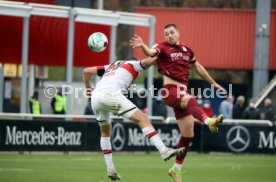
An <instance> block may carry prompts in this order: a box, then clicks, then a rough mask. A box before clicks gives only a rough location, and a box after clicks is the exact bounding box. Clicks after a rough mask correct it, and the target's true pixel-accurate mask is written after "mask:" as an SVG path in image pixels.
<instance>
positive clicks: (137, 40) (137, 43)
mask: <svg viewBox="0 0 276 182" xmlns="http://www.w3.org/2000/svg"><path fill="white" fill-rule="evenodd" d="M129 45H131V46H132V48H136V47H140V48H141V49H142V51H143V52H144V54H145V55H146V56H151V57H153V56H156V54H157V50H156V49H154V48H149V47H148V46H147V45H146V44H144V42H143V39H142V38H141V37H140V36H138V35H137V34H135V35H134V36H133V37H132V38H131V39H130V40H129Z"/></svg>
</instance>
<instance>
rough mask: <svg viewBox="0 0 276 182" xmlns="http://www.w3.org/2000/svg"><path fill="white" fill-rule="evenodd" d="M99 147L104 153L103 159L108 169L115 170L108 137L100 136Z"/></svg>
mask: <svg viewBox="0 0 276 182" xmlns="http://www.w3.org/2000/svg"><path fill="white" fill-rule="evenodd" d="M101 149H102V151H103V153H104V160H105V164H106V168H107V170H108V171H112V170H115V167H114V164H113V160H112V148H111V142H110V137H101Z"/></svg>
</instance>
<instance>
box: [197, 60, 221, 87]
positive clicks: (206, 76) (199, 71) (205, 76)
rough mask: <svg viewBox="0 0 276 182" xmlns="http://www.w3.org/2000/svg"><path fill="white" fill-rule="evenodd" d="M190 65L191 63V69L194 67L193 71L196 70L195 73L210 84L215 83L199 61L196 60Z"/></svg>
mask: <svg viewBox="0 0 276 182" xmlns="http://www.w3.org/2000/svg"><path fill="white" fill-rule="evenodd" d="M192 65H193V69H195V71H196V72H197V74H199V75H200V76H201V78H203V79H204V80H206V81H207V82H209V83H210V84H214V85H216V84H217V83H216V81H215V80H214V79H213V78H212V77H211V76H210V75H209V73H208V72H207V71H206V69H205V68H204V67H203V66H202V65H201V64H200V63H199V62H197V61H196V62H195V63H194V64H192Z"/></svg>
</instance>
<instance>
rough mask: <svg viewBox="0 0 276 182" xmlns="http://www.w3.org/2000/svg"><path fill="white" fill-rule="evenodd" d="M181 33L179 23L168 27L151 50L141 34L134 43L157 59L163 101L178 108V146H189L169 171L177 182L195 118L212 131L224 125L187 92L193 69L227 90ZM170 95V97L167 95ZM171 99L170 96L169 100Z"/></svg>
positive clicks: (220, 116)
mask: <svg viewBox="0 0 276 182" xmlns="http://www.w3.org/2000/svg"><path fill="white" fill-rule="evenodd" d="M179 37H180V33H179V30H178V29H177V26H176V25H175V24H167V25H166V26H165V27H164V39H165V41H164V42H162V43H159V44H157V45H155V46H154V47H153V48H149V47H148V46H147V45H145V44H144V43H143V40H142V38H141V37H139V36H138V35H134V37H132V39H131V40H130V45H131V46H132V47H133V48H136V47H140V48H141V49H142V51H143V52H144V54H145V55H147V56H152V57H153V56H157V58H158V59H157V65H158V71H159V73H160V74H162V75H163V79H164V86H163V91H164V92H163V93H162V95H163V96H164V98H163V100H164V102H165V104H166V105H168V106H170V107H172V108H173V109H174V113H175V117H176V120H177V123H178V127H179V130H180V133H181V138H180V140H179V142H178V145H177V147H178V148H179V147H185V151H184V153H182V154H181V155H179V156H177V157H176V160H175V163H174V166H173V167H171V168H170V169H169V175H170V176H171V177H172V178H173V180H174V181H175V182H181V181H182V180H181V169H182V164H183V161H184V159H185V157H186V154H187V152H188V151H189V144H190V142H191V141H192V139H193V137H194V120H195V119H194V118H196V119H198V120H199V121H200V122H202V123H204V124H206V125H207V126H208V127H209V129H210V130H211V132H213V133H215V132H217V131H218V124H219V123H221V122H222V120H223V115H219V116H218V117H217V118H209V117H208V116H207V115H206V114H205V113H204V112H203V111H202V109H201V108H200V107H199V106H198V104H197V101H196V99H195V98H193V97H192V96H191V95H190V94H189V93H188V91H187V86H188V83H189V82H188V78H189V68H190V66H191V67H192V68H193V69H195V70H196V72H197V73H198V74H199V75H200V76H201V77H202V78H203V79H205V80H206V81H208V82H209V83H210V84H213V85H214V87H215V88H216V89H218V90H220V91H221V92H224V89H223V88H222V87H221V86H220V85H219V84H218V83H216V81H215V80H214V79H212V77H211V76H210V75H209V74H208V72H207V71H206V69H205V68H204V67H203V66H202V65H201V64H200V63H199V62H198V61H196V58H195V56H194V53H193V51H192V50H191V49H190V48H189V47H187V46H186V45H185V44H183V43H181V42H180V41H179ZM166 92H168V94H167V95H166ZM165 96H167V97H165Z"/></svg>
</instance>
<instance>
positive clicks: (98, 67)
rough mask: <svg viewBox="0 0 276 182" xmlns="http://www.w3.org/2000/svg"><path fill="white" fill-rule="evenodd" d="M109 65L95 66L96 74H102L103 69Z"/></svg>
mask: <svg viewBox="0 0 276 182" xmlns="http://www.w3.org/2000/svg"><path fill="white" fill-rule="evenodd" d="M108 66H109V65H104V66H97V75H98V76H103V75H104V73H105V70H106V69H107V68H108Z"/></svg>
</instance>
